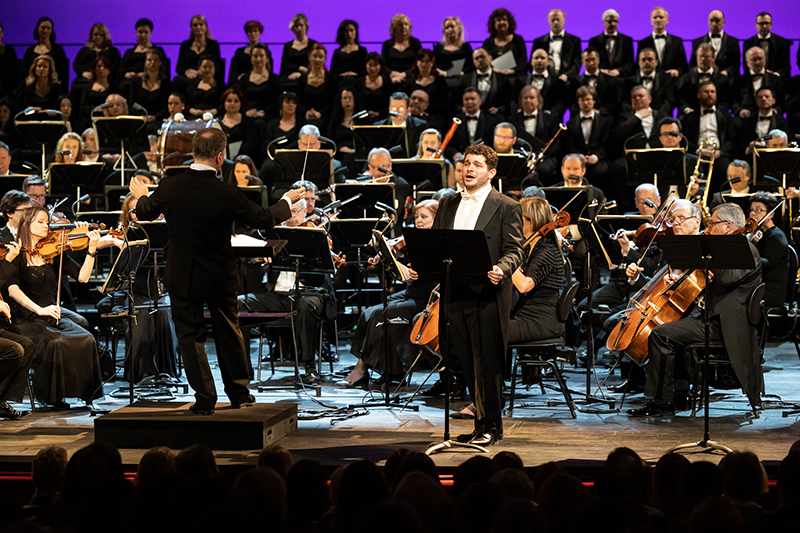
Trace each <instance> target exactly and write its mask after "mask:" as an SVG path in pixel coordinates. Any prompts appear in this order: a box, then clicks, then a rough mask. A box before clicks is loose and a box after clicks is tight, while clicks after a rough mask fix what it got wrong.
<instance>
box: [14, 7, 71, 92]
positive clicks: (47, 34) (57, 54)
mask: <svg viewBox="0 0 800 533" xmlns="http://www.w3.org/2000/svg"><path fill="white" fill-rule="evenodd" d="M33 38H34V39H35V40H36V44H33V45H31V46H29V47H28V49H27V50H25V55H24V56H23V57H22V68H23V72H28V71H29V70H30V68H31V65H33V60H34V59H36V58H37V57H39V56H43V55H44V56H50V57H51V58H52V59H53V61H54V62H55V65H56V68H55V72H56V75H57V81H59V82H61V83H62V84H63V86H64V89H65V90H66V88H67V87H68V86H69V60H68V59H67V54H65V53H64V49H63V48H62V47H61V45H60V44H57V43H56V30H55V26H54V25H53V21H52V19H50V18H48V17H42V18H40V19H39V20H37V21H36V27H35V28H34V30H33Z"/></svg>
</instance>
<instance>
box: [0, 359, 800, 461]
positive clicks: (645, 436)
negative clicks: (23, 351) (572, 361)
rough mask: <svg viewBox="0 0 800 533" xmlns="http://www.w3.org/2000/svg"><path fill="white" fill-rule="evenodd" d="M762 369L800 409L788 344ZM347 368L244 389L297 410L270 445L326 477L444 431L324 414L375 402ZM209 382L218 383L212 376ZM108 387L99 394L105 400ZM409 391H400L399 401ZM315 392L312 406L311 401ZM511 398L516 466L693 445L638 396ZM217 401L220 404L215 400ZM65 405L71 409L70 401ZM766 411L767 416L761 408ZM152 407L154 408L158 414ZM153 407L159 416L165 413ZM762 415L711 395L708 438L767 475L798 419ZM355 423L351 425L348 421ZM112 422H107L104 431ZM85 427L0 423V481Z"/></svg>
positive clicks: (735, 394) (425, 423)
mask: <svg viewBox="0 0 800 533" xmlns="http://www.w3.org/2000/svg"><path fill="white" fill-rule="evenodd" d="M211 347H212V345H211V344H210V345H209V348H211ZM766 360H767V361H766V365H765V374H764V379H765V383H766V390H767V392H768V393H769V394H775V395H779V396H780V397H781V398H782V399H783V400H784V401H785V402H790V403H791V402H792V401H794V402H800V385H798V384H800V358H798V356H797V353H796V352H795V348H794V346H793V345H792V344H791V343H783V344H778V343H772V344H770V345H769V347H768V350H767V356H766ZM354 362H355V360H354V358H353V357H352V356H351V355H349V354H348V353H346V352H345V349H344V348H342V350H341V361H340V362H337V363H336V364H335V370H336V372H337V375H327V376H325V381H324V382H323V385H322V386H321V387H319V389H313V388H312V389H308V390H307V391H304V390H292V389H291V387H290V386H291V374H292V368H291V366H290V365H288V364H282V365H279V366H278V371H277V373H276V375H275V376H273V377H272V379H270V380H269V381H267V382H266V383H264V384H265V385H269V386H276V385H287V386H288V387H287V388H286V389H284V390H269V391H266V392H263V393H256V387H257V385H258V384H257V383H253V384H252V388H253V390H254V393H256V394H255V395H256V398H257V400H258V402H259V403H260V404H276V405H278V406H281V404H292V405H296V406H297V408H298V419H299V421H298V422H297V431H295V432H292V433H290V434H288V436H286V437H285V438H282V439H281V440H280V441H279V442H280V444H282V445H283V446H285V447H286V448H288V449H289V450H290V451H291V453H292V455H293V457H294V459H295V460H298V459H302V458H314V459H317V460H319V461H321V462H322V463H323V464H325V465H326V466H329V467H331V468H334V467H335V466H337V465H340V464H343V463H346V462H349V461H354V460H359V459H370V460H372V461H375V462H377V463H379V464H380V463H381V462H382V461H384V460H385V459H386V457H387V456H388V455H389V454H390V453H391V452H392V451H394V450H396V449H398V448H409V449H412V450H417V451H424V450H425V449H426V448H427V447H428V445H430V444H431V443H435V442H438V441H440V440H441V438H442V431H443V426H444V418H443V417H444V411H443V403H444V402H443V400H442V399H441V398H437V399H430V398H426V399H417V400H415V401H414V402H413V403H412V405H415V406H417V407H418V411H412V410H409V409H406V410H405V411H402V412H401V411H400V409H399V408H393V409H385V408H383V407H381V406H380V405H379V404H378V405H376V406H375V407H373V408H368V409H358V410H355V411H352V412H349V413H347V412H345V410H342V409H340V410H337V411H334V410H333V409H331V408H332V407H336V408H344V407H346V406H348V405H352V404H356V403H361V402H362V401H364V400H368V399H369V398H370V397H371V396H373V395H374V397H376V398H378V397H380V393H379V392H378V391H377V390H376V391H373V392H372V393H370V392H369V391H366V390H363V389H342V388H339V387H337V386H336V385H335V381H336V380H338V379H340V377H341V376H343V375H344V374H343V373H344V372H345V371H346V368H347V367H348V366H351V365H352V364H354ZM212 364H213V363H212ZM214 366H215V365H214ZM327 369H328V365H327V364H326V365H325V370H327ZM607 371H608V370H607V369H606V368H603V366H602V365H598V374H599V379H601V380H602V379H603V377H604V376H605V374H606V373H607ZM215 372H217V374H218V370H217V369H216V367H215ZM267 376H268V374H267ZM566 376H567V379H568V383H569V385H570V388H571V389H573V390H577V391H584V390H585V375H584V374H583V373H582V372H578V371H577V370H575V369H572V367H569V366H568V367H567V371H566ZM422 379H423V376H422V374H418V375H415V376H414V382H415V383H418V382H420V381H421V380H422ZM619 381H620V377H619V373H618V372H616V373H615V374H614V375H612V376H611V377H609V378H608V381H607V382H606V385H608V384H612V383H618V382H619ZM122 383H123V384H124V382H122ZM592 383H593V386H592V390H593V391H596V390H597V382H596V381H594V379H593V382H592ZM116 386H117V384H113V383H112V384H109V385H108V386H107V387H106V392H107V393H108V392H110V391H111V390H113V389H114V388H116ZM217 386H218V389H219V390H220V391H221V390H222V387H221V383H219V382H218V384H217ZM411 390H413V389H403V391H406V392H409V393H410V391H411ZM317 392H319V396H316V393H317ZM518 392H521V394H518V399H517V404H518V405H519V404H520V403H525V404H529V405H533V406H535V407H525V408H521V407H517V408H516V409H515V410H514V417H513V418H506V419H505V421H504V428H505V438H504V440H502V441H501V442H500V443H499V444H497V445H495V446H493V447H491V448H490V452H491V453H492V454H494V453H496V452H498V451H500V450H511V451H514V452H516V453H517V454H519V455H520V456H521V457H522V459H523V461H524V463H525V465H526V466H531V467H533V466H536V465H539V464H542V463H545V462H548V461H561V462H563V463H564V464H565V466H567V467H576V468H580V467H589V468H591V467H593V466H598V465H600V464H602V462H603V461H604V459H605V457H606V455H607V454H608V453H609V452H610V451H611V450H612V449H614V448H615V447H618V446H627V447H630V448H632V449H634V450H636V451H637V452H638V453H639V454H640V455H641V456H642V457H643V458H644V459H646V460H647V461H652V462H655V461H657V460H658V458H659V457H660V456H661V455H662V454H664V453H665V452H666V451H667V450H668V449H669V448H670V447H672V446H675V445H678V444H681V443H686V442H694V441H698V440H701V438H702V436H703V419H702V416H697V417H691V416H689V413H688V412H681V413H678V414H677V415H676V416H674V417H669V418H666V419H663V420H653V419H635V418H631V417H629V416H628V415H627V414H625V411H626V410H627V409H629V408H630V407H634V406H636V405H640V404H641V403H642V402H643V399H642V396H641V395H638V396H634V397H632V398H628V399H626V401H625V405H623V406H621V407H622V408H621V411H620V412H614V411H612V410H608V409H605V408H604V407H603V406H602V405H594V406H583V405H580V406H579V413H578V417H577V418H576V419H573V418H572V417H571V416H570V413H569V410H568V409H567V408H566V406H564V405H554V406H547V405H546V403H545V402H546V401H547V399H550V400H553V401H555V402H557V401H558V400H560V399H561V396H560V395H559V394H558V393H556V392H553V391H549V390H548V391H547V394H546V396H542V394H541V391H540V390H539V388H538V387H533V388H531V389H530V390H528V391H525V390H524V389H522V390H521V391H519V390H518ZM606 397H609V398H614V399H615V400H616V407H617V408H619V407H620V405H619V400H620V398H621V395H618V394H617V395H610V394H608V393H606ZM221 399H222V400H225V398H224V396H223V397H222V398H221ZM576 399H580V398H579V397H576ZM173 401H176V402H181V403H182V404H184V406H187V405H188V404H187V402H191V401H192V397H191V396H185V395H179V396H178V397H177V398H176V399H175V400H173ZM70 402H71V403H75V404H79V403H80V402H79V401H78V400H74V399H72V400H70ZM317 402H321V403H322V404H324V405H320V404H319V403H317ZM96 405H97V406H98V407H103V408H109V409H118V408H122V407H124V406H126V405H127V399H114V398H111V397H110V396H108V395H107V396H106V399H105V400H103V401H100V402H97V404H96ZM463 405H464V404H463V403H458V404H456V405H454V406H453V407H454V408H457V409H460V408H461V407H463ZM767 405H768V406H770V404H769V403H768V404H767ZM17 407H18V408H24V407H25V406H24V405H18V406H17ZM153 407H156V408H157V407H158V405H157V404H156V405H155V406H153ZM163 407H164V408H165V409H167V408H168V407H169V406H168V405H164V406H163ZM770 407H773V408H769V409H765V410H763V411H761V412H760V414H759V416H758V417H757V418H753V417H752V416H750V415H749V412H748V405H747V403H746V400H745V399H744V397H743V396H742V395H741V393H740V392H739V391H738V390H731V391H714V392H713V397H712V409H711V438H712V439H713V440H716V441H718V442H719V443H720V444H724V445H726V446H728V447H730V448H733V449H735V450H750V451H753V452H756V453H757V454H758V456H759V457H760V458H761V459H762V460H763V461H764V462H765V463H766V464H767V466H768V467H769V466H770V465H772V466H774V465H775V464H777V462H779V461H780V460H781V459H783V457H784V456H785V455H786V453H787V451H788V449H789V447H790V446H791V444H792V442H794V441H795V440H797V439H798V438H800V428H798V420H800V415H792V416H788V417H784V416H782V414H783V411H786V410H788V408H789V406H787V405H783V406H781V405H778V404H774V403H773V404H772V405H771V406H770ZM355 414H361V416H353V415H355ZM119 416H120V415H119V414H116V415H111V416H110V418H109V419H108V421H111V420H112V419H113V417H117V418H119ZM216 416H218V415H214V417H216ZM214 417H209V418H214ZM101 420H102V419H100V420H97V422H100V421H101ZM95 422H96V419H95V418H93V417H91V416H90V413H89V410H88V409H86V408H79V407H75V408H73V409H72V410H70V411H66V412H64V411H59V412H54V411H37V412H35V413H33V414H31V415H30V416H28V417H27V418H25V419H24V420H21V421H13V422H12V421H0V471H5V472H10V471H14V472H25V471H29V469H30V462H31V460H32V458H33V456H34V455H35V454H36V452H37V451H38V450H39V449H41V448H42V447H44V446H47V445H51V444H56V445H59V446H63V447H65V448H66V449H67V450H68V451H69V452H70V453H72V452H74V451H76V450H78V449H80V448H81V447H83V446H86V445H88V444H90V443H91V442H93V441H94V439H95V429H94V425H95ZM101 423H102V422H101ZM471 427H472V422H471V421H468V420H453V421H452V424H451V431H452V436H453V437H454V436H455V435H457V434H459V433H464V432H468V431H470V430H471ZM144 451H145V450H144V449H138V448H132V447H125V448H122V449H121V453H122V457H123V461H124V462H125V464H126V470H128V471H135V469H136V464H137V463H138V461H139V459H140V457H141V455H142V454H143V453H144ZM215 453H216V456H217V460H218V462H219V464H220V466H221V467H222V468H225V467H231V468H236V467H242V466H245V465H252V464H255V462H256V458H257V455H258V450H257V449H251V450H239V451H235V450H217V451H216V452H215ZM471 455H472V452H464V451H452V452H444V453H438V454H435V455H434V456H433V459H434V461H435V462H436V464H437V465H438V466H440V467H442V468H444V469H449V468H452V467H454V466H456V465H458V464H460V463H461V462H463V461H464V460H465V459H467V458H468V457H470V456H471ZM689 457H690V458H691V459H692V460H696V459H706V460H713V461H718V460H719V457H720V456H719V455H716V454H699V453H693V454H689Z"/></svg>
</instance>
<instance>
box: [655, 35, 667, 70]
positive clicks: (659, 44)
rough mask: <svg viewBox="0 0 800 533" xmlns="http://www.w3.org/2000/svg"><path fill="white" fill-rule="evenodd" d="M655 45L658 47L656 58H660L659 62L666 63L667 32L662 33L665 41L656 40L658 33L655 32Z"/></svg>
mask: <svg viewBox="0 0 800 533" xmlns="http://www.w3.org/2000/svg"><path fill="white" fill-rule="evenodd" d="M652 35H653V43H654V44H655V46H656V57H657V58H658V62H659V63H662V62H663V61H664V47H665V46H666V45H667V32H664V33H662V35H663V36H664V38H663V39H656V35H657V34H656V32H653V34H652Z"/></svg>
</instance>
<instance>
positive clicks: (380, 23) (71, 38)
mask: <svg viewBox="0 0 800 533" xmlns="http://www.w3.org/2000/svg"><path fill="white" fill-rule="evenodd" d="M4 3H6V5H5V6H4V10H3V13H2V19H0V20H2V22H3V25H4V26H5V39H4V42H5V43H8V44H14V45H21V46H20V48H18V50H17V53H18V55H19V56H21V55H22V54H23V53H24V48H23V47H22V45H25V46H27V45H29V44H31V42H32V37H33V28H34V25H35V24H36V20H37V19H38V18H39V17H40V16H43V15H44V16H48V17H50V18H52V19H53V20H54V21H55V30H56V34H57V37H58V42H59V43H61V44H62V45H67V44H73V45H74V44H77V45H79V44H80V43H84V42H86V40H87V37H88V35H89V29H90V27H91V25H92V23H94V22H103V23H105V24H106V25H107V26H108V27H109V30H110V31H111V36H112V38H113V40H114V43H115V44H116V45H118V46H119V47H120V49H121V50H120V51H121V52H124V50H125V49H126V48H128V47H129V46H128V45H129V44H131V43H135V40H136V39H135V38H136V35H135V30H134V28H133V26H134V22H135V21H136V20H137V19H138V18H140V17H148V18H150V19H151V20H152V21H153V23H154V26H155V29H154V32H153V41H154V42H155V43H180V41H183V40H185V39H186V38H188V36H189V20H190V19H191V17H192V15H195V14H198V13H202V14H204V15H205V16H206V17H207V18H208V22H209V28H210V30H211V33H212V35H213V36H214V38H215V39H216V40H218V41H220V42H221V43H237V44H230V45H223V46H222V55H223V57H225V58H226V59H228V60H229V59H230V58H231V57H233V53H234V50H235V49H236V48H237V46H241V45H242V44H243V43H244V42H245V41H246V36H245V34H244V22H245V21H247V20H249V19H255V20H260V21H261V23H262V24H263V25H264V35H263V37H262V41H264V42H270V43H282V42H286V41H288V40H290V39H292V38H293V35H292V33H291V32H290V31H289V21H290V20H291V17H292V16H293V15H294V14H295V13H297V12H298V8H297V7H296V6H297V4H296V3H295V4H292V5H291V6H290V5H289V3H288V2H287V3H286V4H283V3H281V2H254V1H252V0H222V2H220V1H219V0H194V1H192V2H175V1H167V2H160V3H158V4H149V3H144V2H136V1H131V0H124V1H121V0H79V1H78V2H76V3H69V2H57V3H56V2H52V0H49V1H48V0H28V1H25V2H23V1H21V0H20V1H17V2H12V1H11V0H5V2H4ZM8 4H11V5H8ZM156 5H157V6H158V7H156ZM394 5H396V6H397V5H402V4H394ZM487 5H491V7H484V6H487ZM653 5H662V6H663V7H665V8H666V9H667V10H668V11H669V13H670V23H669V25H668V26H667V31H669V32H671V33H673V34H675V35H678V36H681V37H683V38H684V39H694V38H696V37H699V36H700V35H702V34H703V33H705V32H706V31H708V26H707V22H706V20H707V18H708V13H709V11H711V10H712V9H716V8H718V7H720V2H718V1H715V2H712V1H709V0H674V1H668V2H663V3H656V2H653V3H652V4H650V3H648V4H643V3H642V2H636V1H633V0H625V1H621V2H609V3H607V4H596V5H595V6H588V5H587V3H585V2H558V3H549V4H547V5H545V4H541V5H535V4H533V3H531V2H529V1H523V0H508V1H504V2H497V3H496V4H493V5H492V4H487V3H485V2H481V3H478V2H472V3H469V4H468V3H465V2H463V1H458V0H440V1H438V2H436V3H424V2H414V3H413V4H412V5H404V6H403V7H399V8H398V7H391V5H390V3H389V2H386V3H378V2H376V1H375V0H351V1H349V2H335V1H333V2H332V1H325V2H321V1H318V0H311V1H310V2H304V3H303V7H302V11H303V12H304V13H305V14H306V15H307V16H308V18H309V25H310V31H309V36H310V37H312V38H314V39H316V40H318V41H321V42H323V43H332V42H334V41H335V38H336V29H337V27H338V25H339V23H340V22H341V20H343V19H345V18H351V19H353V20H355V21H356V22H358V23H359V25H360V37H361V41H362V42H364V43H367V42H373V43H375V44H366V47H367V48H368V49H369V50H370V51H373V50H374V51H380V44H379V43H380V42H382V41H384V40H385V39H387V38H388V27H389V19H390V18H391V16H392V15H394V14H395V13H398V12H401V13H405V14H406V15H408V16H409V17H410V18H411V21H412V23H413V33H414V36H415V37H417V38H418V39H420V40H421V41H422V42H423V43H430V42H435V41H438V40H439V39H440V37H441V22H442V19H443V18H444V17H446V16H450V15H457V16H459V17H460V18H461V20H462V22H463V23H464V27H465V28H466V39H467V40H468V41H478V42H481V41H483V40H484V39H485V38H486V37H487V36H488V33H487V30H486V21H487V20H488V17H489V14H490V13H491V11H492V9H494V8H495V7H500V6H504V7H506V8H508V9H510V10H511V11H512V12H513V13H514V15H515V17H516V19H517V33H519V34H520V35H522V37H524V38H525V40H526V41H532V40H533V39H534V38H535V37H538V36H539V35H543V34H544V33H546V32H547V31H548V29H549V28H548V25H547V11H548V10H550V9H551V8H553V7H560V8H561V9H563V10H564V11H565V12H566V29H567V31H568V32H570V33H572V34H575V35H578V36H579V37H580V38H581V39H583V40H588V39H589V38H590V37H592V36H594V35H597V34H599V33H600V32H601V31H602V29H603V26H602V20H601V17H602V13H603V11H604V10H605V9H607V8H608V7H613V8H614V9H616V10H617V11H618V12H619V13H620V15H621V17H620V19H621V20H620V31H621V32H622V33H624V34H627V35H630V36H631V37H633V38H634V40H638V39H641V38H643V37H644V36H646V35H647V34H648V33H649V32H650V31H651V26H650V9H651V8H652V7H653ZM762 9H763V8H762V7H756V6H754V2H752V1H745V0H731V1H728V2H725V3H724V12H725V15H726V18H727V24H726V26H725V30H726V32H727V33H729V34H731V35H733V36H735V37H738V38H740V39H746V38H748V37H751V36H753V35H754V34H755V33H756V30H755V16H756V14H757V13H758V12H760V11H761V10H762ZM768 11H770V12H771V13H772V16H773V23H774V26H773V31H774V32H775V33H777V34H778V35H782V36H784V37H787V38H798V37H800V35H797V28H798V27H800V10H797V8H796V5H794V4H793V3H792V2H780V3H779V4H778V5H775V6H771V7H770V8H769V9H768ZM328 48H329V55H330V52H331V51H332V48H331V47H328ZM78 49H79V46H67V47H66V50H67V55H68V56H69V58H70V60H72V58H73V57H74V56H75V54H76V53H77V51H78ZM270 49H271V50H272V54H273V56H274V57H275V62H276V65H275V69H276V70H277V69H279V63H280V54H281V48H280V46H279V45H271V46H270ZM165 50H166V52H167V54H168V55H169V56H170V58H171V59H172V65H173V68H174V65H175V62H176V61H177V56H178V45H177V44H175V45H173V46H166V47H165ZM529 51H530V46H529ZM796 57H797V43H794V44H793V46H792V72H793V74H797V73H798V68H797V65H796ZM73 75H74V74H73Z"/></svg>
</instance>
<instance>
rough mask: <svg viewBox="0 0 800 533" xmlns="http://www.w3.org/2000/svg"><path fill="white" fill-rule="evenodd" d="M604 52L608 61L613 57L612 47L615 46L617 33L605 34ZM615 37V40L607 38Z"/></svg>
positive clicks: (617, 38)
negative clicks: (606, 53)
mask: <svg viewBox="0 0 800 533" xmlns="http://www.w3.org/2000/svg"><path fill="white" fill-rule="evenodd" d="M605 35H606V52H608V57H609V59H610V58H612V57H614V46H615V45H616V44H617V40H619V32H616V31H615V32H614V33H606V34H605ZM612 36H613V37H616V39H609V37H612Z"/></svg>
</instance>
